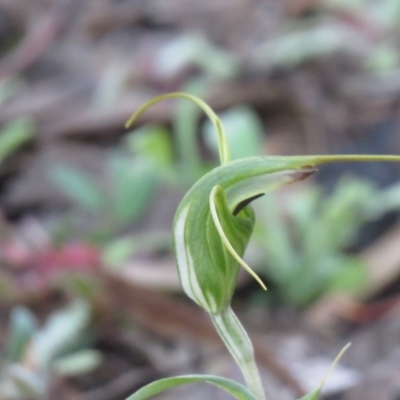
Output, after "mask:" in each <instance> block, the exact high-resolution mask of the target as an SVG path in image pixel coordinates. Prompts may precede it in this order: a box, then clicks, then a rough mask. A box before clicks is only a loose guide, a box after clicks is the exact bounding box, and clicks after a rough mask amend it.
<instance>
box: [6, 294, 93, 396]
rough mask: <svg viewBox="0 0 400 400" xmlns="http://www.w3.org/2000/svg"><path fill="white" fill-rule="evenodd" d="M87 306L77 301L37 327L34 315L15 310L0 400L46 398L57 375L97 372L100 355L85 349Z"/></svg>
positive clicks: (88, 310) (88, 312) (88, 314)
mask: <svg viewBox="0 0 400 400" xmlns="http://www.w3.org/2000/svg"><path fill="white" fill-rule="evenodd" d="M89 318H90V309H89V306H88V304H86V303H84V302H82V301H76V302H74V303H72V304H71V305H69V306H68V307H66V308H65V309H62V310H60V311H54V312H53V313H52V314H50V316H49V317H48V318H47V320H46V322H45V324H44V325H43V326H42V327H40V326H39V323H38V322H37V320H36V318H35V317H34V316H33V314H32V313H31V312H30V311H29V310H28V309H25V308H22V307H16V308H14V309H13V310H12V312H11V317H10V324H9V331H8V336H7V341H6V345H5V348H4V350H3V355H2V357H1V368H0V399H2V400H3V399H4V400H12V399H15V400H19V399H21V398H30V399H43V398H46V397H47V395H48V393H49V390H50V388H51V385H52V383H53V379H54V377H55V376H57V375H77V374H81V373H84V372H87V371H90V370H92V369H93V368H96V367H97V366H98V365H99V363H100V360H101V358H100V354H99V353H98V352H96V351H94V350H89V349H87V348H85V346H84V343H85V341H84V340H83V339H84V336H83V332H84V329H86V327H87V325H88V323H89Z"/></svg>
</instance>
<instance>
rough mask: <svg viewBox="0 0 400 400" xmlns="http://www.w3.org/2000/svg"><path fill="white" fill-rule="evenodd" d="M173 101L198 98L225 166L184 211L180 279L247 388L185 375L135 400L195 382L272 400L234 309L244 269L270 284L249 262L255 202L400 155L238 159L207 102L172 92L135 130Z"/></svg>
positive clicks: (199, 187)
mask: <svg viewBox="0 0 400 400" xmlns="http://www.w3.org/2000/svg"><path fill="white" fill-rule="evenodd" d="M170 98H182V99H186V100H190V101H192V102H194V103H195V104H197V105H198V106H199V107H200V108H202V109H203V111H204V112H205V113H206V115H207V117H208V118H209V119H210V120H211V122H212V124H213V126H214V128H215V131H216V133H217V138H218V151H219V158H220V161H221V166H219V167H216V168H214V169H213V170H211V171H210V172H209V173H207V174H206V175H204V176H203V177H202V178H200V179H199V180H198V181H197V182H196V183H195V184H194V185H193V186H192V188H191V189H190V190H189V191H188V192H187V194H186V195H185V197H184V198H183V200H182V202H181V203H180V205H179V207H178V210H177V212H176V215H175V219H174V226H173V236H174V246H175V253H176V260H177V267H178V273H179V277H180V280H181V284H182V286H183V289H184V291H185V293H186V294H187V295H188V296H189V297H190V298H191V299H192V300H193V301H194V302H195V303H196V304H198V305H199V306H200V307H201V308H202V309H203V310H205V311H206V312H207V313H208V314H209V316H210V318H211V320H212V322H213V323H214V326H215V328H216V330H217V332H218V334H219V335H220V337H221V339H222V341H223V342H224V343H225V345H226V347H227V348H228V350H229V352H230V353H231V355H232V357H233V358H234V360H235V361H236V363H237V364H238V366H239V367H240V369H241V371H242V373H243V376H244V379H245V382H246V386H243V385H240V384H238V383H237V382H234V381H232V380H229V379H225V378H221V377H217V376H209V375H203V376H202V375H189V376H179V377H172V378H165V379H162V380H159V381H156V382H153V383H151V384H149V385H147V386H145V387H143V388H142V389H140V390H139V391H138V392H136V393H134V394H133V395H132V396H130V397H129V398H128V400H142V399H147V398H149V397H151V396H153V395H155V394H157V393H160V392H162V391H164V390H166V389H169V388H172V387H176V386H179V385H182V384H186V383H190V382H195V381H196V382H197V381H203V382H207V383H211V384H214V385H216V386H218V387H220V388H222V389H224V390H225V391H227V392H228V393H230V394H232V395H233V396H234V397H236V398H237V399H243V400H255V399H258V400H264V399H265V394H264V389H263V386H262V383H261V378H260V374H259V371H258V368H257V365H256V361H255V356H254V350H253V346H252V343H251V341H250V339H249V337H248V335H247V333H246V331H245V329H244V327H243V326H242V325H241V323H240V321H239V320H238V318H237V317H236V315H235V314H234V312H233V310H232V308H231V300H232V296H233V293H234V290H235V286H236V278H237V274H238V272H239V268H240V266H242V267H243V268H244V269H245V270H246V271H247V272H249V273H250V274H251V275H252V276H253V277H254V278H255V279H256V280H257V281H258V282H259V283H260V285H261V286H262V287H263V288H264V289H265V285H264V283H263V282H262V280H261V279H260V278H259V277H258V275H257V274H256V273H255V272H254V271H253V270H252V269H251V268H250V267H249V266H248V265H247V264H246V263H245V261H244V260H243V258H242V257H243V254H244V252H245V250H246V247H247V245H248V242H249V239H250V236H251V234H252V231H253V228H254V223H255V214H254V211H253V209H252V208H251V206H250V203H251V202H252V201H253V200H255V199H256V198H258V197H260V196H262V195H263V194H265V193H266V192H269V191H272V190H275V189H278V188H280V187H282V186H285V185H288V184H291V183H294V182H297V181H300V180H303V179H305V178H307V177H308V176H310V175H312V174H313V173H315V172H316V168H315V167H316V166H317V165H319V164H325V163H329V162H340V161H360V162H361V161H397V162H399V161H400V156H374V155H338V156H323V155H322V156H294V157H263V156H258V157H257V156H253V157H245V158H241V159H237V160H234V161H232V160H231V153H230V148H229V145H228V141H227V137H226V134H225V130H224V126H223V124H222V121H221V120H220V118H218V116H217V115H216V114H215V113H214V112H213V110H212V109H211V108H210V107H209V106H208V105H207V104H206V103H204V102H203V101H202V100H200V99H199V98H197V97H194V96H191V95H189V94H186V93H170V94H166V95H161V96H158V97H156V98H154V99H152V100H150V101H149V102H147V103H146V104H144V105H143V106H142V107H141V108H139V109H138V111H137V112H136V113H135V114H133V116H132V117H131V118H130V120H129V121H128V122H127V127H129V126H130V125H131V124H132V123H133V122H134V121H135V119H136V118H137V117H138V116H139V115H140V114H141V113H143V112H144V111H145V110H146V109H147V108H149V107H151V106H152V105H153V104H155V103H157V102H159V101H162V100H166V99H170ZM321 387H322V384H321V386H319V387H318V388H317V389H316V390H315V391H313V392H312V393H310V394H308V395H306V396H304V397H303V398H302V399H303V400H306V399H307V400H314V399H318V397H319V393H320V391H321Z"/></svg>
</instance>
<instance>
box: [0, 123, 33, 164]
mask: <svg viewBox="0 0 400 400" xmlns="http://www.w3.org/2000/svg"><path fill="white" fill-rule="evenodd" d="M33 130H34V127H33V122H32V121H31V120H30V119H26V118H21V119H17V120H15V121H13V122H10V123H9V124H7V125H5V126H3V127H2V128H1V129H0V163H1V162H3V161H4V159H5V158H7V157H8V156H10V155H12V154H13V153H14V152H15V151H16V150H18V148H20V147H21V146H22V145H23V144H25V143H26V142H28V141H30V140H31V139H32V137H33Z"/></svg>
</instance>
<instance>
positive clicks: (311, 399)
mask: <svg viewBox="0 0 400 400" xmlns="http://www.w3.org/2000/svg"><path fill="white" fill-rule="evenodd" d="M320 392H321V389H320V388H318V389H316V390H313V391H312V392H311V393H308V394H306V395H305V396H303V397H301V398H300V399H298V400H318V399H319V394H320Z"/></svg>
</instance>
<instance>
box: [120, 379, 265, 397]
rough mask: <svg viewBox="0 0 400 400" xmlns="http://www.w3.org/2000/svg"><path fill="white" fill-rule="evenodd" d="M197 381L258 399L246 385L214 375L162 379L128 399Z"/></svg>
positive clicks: (241, 395)
mask: <svg viewBox="0 0 400 400" xmlns="http://www.w3.org/2000/svg"><path fill="white" fill-rule="evenodd" d="M195 382H205V383H210V384H212V385H215V386H217V387H219V388H221V389H223V390H225V391H226V392H228V393H230V394H231V395H232V396H234V397H235V398H236V399H238V400H258V399H257V397H255V396H254V394H252V393H251V392H250V391H249V389H247V388H246V387H245V386H243V385H241V384H239V383H237V382H235V381H232V380H230V379H226V378H222V377H220V376H214V375H185V376H175V377H172V378H164V379H160V380H158V381H156V382H152V383H150V384H148V385H146V386H144V387H142V388H141V389H139V390H138V391H137V392H136V393H134V394H133V395H131V396H129V397H128V398H127V399H126V400H145V399H149V398H150V397H152V396H154V395H156V394H158V393H161V392H164V391H165V390H168V389H172V388H175V387H178V386H182V385H186V384H188V383H195Z"/></svg>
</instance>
